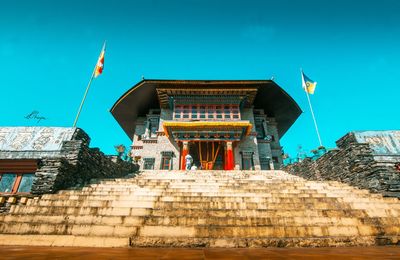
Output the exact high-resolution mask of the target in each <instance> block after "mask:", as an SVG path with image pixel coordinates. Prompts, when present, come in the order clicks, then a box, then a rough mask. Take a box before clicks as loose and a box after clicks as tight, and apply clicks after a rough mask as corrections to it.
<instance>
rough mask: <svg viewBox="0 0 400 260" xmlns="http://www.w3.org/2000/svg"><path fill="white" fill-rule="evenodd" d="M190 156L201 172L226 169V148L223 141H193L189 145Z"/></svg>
mask: <svg viewBox="0 0 400 260" xmlns="http://www.w3.org/2000/svg"><path fill="white" fill-rule="evenodd" d="M189 154H190V155H191V156H192V158H193V164H194V165H196V167H197V168H198V169H199V170H200V169H201V170H223V169H224V163H225V161H224V154H225V148H224V143H223V142H221V141H192V142H190V143H189Z"/></svg>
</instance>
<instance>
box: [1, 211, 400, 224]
mask: <svg viewBox="0 0 400 260" xmlns="http://www.w3.org/2000/svg"><path fill="white" fill-rule="evenodd" d="M0 222H7V223H27V224H32V225H37V224H61V225H77V224H79V225H110V226H116V225H118V226H125V227H126V226H128V227H129V226H141V225H143V224H146V225H163V226H178V225H179V226H196V225H212V226H231V225H239V226H269V225H290V226H310V225H314V226H323V225H339V226H340V225H343V226H345V225H360V224H361V225H377V224H379V225H399V226H400V218H394V217H387V218H370V217H362V218H354V217H311V216H307V217H293V216H290V217H287V216H286V217H220V216H212V217H211V216H209V217H197V216H184V217H182V216H153V215H148V216H90V215H89V216H88V215H80V216H72V215H58V216H54V215H53V216H48V215H25V214H11V215H1V216H0Z"/></svg>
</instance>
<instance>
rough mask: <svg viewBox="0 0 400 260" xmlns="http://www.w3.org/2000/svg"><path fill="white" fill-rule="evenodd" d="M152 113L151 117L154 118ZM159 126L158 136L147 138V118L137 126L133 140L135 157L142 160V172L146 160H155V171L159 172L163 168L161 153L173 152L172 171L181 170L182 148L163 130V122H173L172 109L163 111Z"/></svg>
mask: <svg viewBox="0 0 400 260" xmlns="http://www.w3.org/2000/svg"><path fill="white" fill-rule="evenodd" d="M151 113H152V111H150V114H149V115H147V117H149V116H154V115H152V114H151ZM159 117H160V119H159V124H158V131H157V136H155V137H151V138H150V137H147V138H146V137H145V136H144V134H145V132H146V130H145V129H146V127H145V126H146V122H147V121H148V119H147V118H139V120H138V122H139V124H137V125H136V129H135V134H134V138H133V144H132V149H133V152H132V153H133V156H139V157H140V158H141V160H140V170H143V167H144V160H146V159H150V158H154V169H155V170H159V169H160V167H161V159H162V154H161V152H164V151H166V152H171V153H172V154H173V156H172V158H171V159H172V169H171V170H178V169H179V151H180V148H179V146H178V144H176V143H175V142H174V141H173V140H172V139H171V138H170V137H167V136H166V135H165V133H164V129H163V121H164V120H172V110H170V109H161V110H160V115H159Z"/></svg>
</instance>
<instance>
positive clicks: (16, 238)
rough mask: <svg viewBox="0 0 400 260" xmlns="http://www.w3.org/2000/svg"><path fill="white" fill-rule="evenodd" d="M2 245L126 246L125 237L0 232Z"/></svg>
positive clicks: (0, 243)
mask: <svg viewBox="0 0 400 260" xmlns="http://www.w3.org/2000/svg"><path fill="white" fill-rule="evenodd" d="M0 245H3V246H11V245H18V246H71V247H128V246H129V239H128V238H127V237H122V238H120V237H109V236H73V235H22V234H18V235H15V234H0Z"/></svg>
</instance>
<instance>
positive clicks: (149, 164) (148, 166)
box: [143, 158, 155, 170]
mask: <svg viewBox="0 0 400 260" xmlns="http://www.w3.org/2000/svg"><path fill="white" fill-rule="evenodd" d="M154 161H155V158H143V162H144V163H143V170H154Z"/></svg>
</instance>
